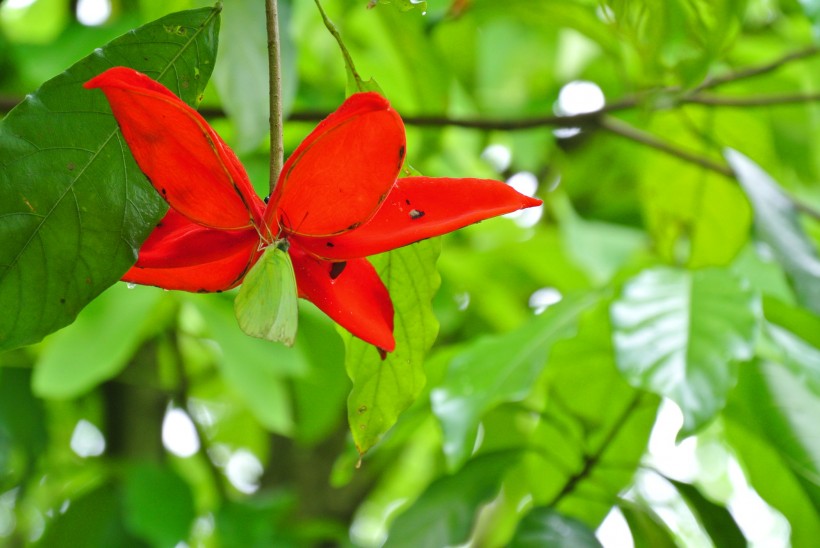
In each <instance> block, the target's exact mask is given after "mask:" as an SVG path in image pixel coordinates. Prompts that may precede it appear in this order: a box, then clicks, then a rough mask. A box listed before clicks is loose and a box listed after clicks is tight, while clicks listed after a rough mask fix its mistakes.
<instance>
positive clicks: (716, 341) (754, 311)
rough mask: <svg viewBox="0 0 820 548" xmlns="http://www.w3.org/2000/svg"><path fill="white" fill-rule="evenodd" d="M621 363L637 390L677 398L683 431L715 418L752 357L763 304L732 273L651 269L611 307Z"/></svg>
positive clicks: (631, 281)
mask: <svg viewBox="0 0 820 548" xmlns="http://www.w3.org/2000/svg"><path fill="white" fill-rule="evenodd" d="M611 314H612V323H613V328H614V332H613V340H614V343H615V352H616V356H617V362H618V368H619V369H620V370H621V372H622V373H623V374H624V376H625V377H626V379H627V380H628V381H629V382H630V383H631V384H632V385H633V386H635V387H638V388H643V389H645V390H650V391H652V392H655V393H657V394H660V395H664V396H667V397H669V398H672V399H673V400H675V402H676V403H677V404H678V405H679V406H680V408H681V410H682V411H683V415H684V427H683V428H684V429H683V432H684V433H691V432H692V431H694V430H695V429H697V428H699V427H700V426H702V425H703V424H704V423H705V422H707V421H708V420H710V419H711V418H712V417H713V416H714V415H715V413H717V412H718V411H719V410H720V409H721V408H722V407H723V405H724V404H725V402H726V396H727V394H728V392H729V390H730V389H731V388H732V387H733V386H734V384H735V382H736V379H737V362H738V361H742V360H746V359H748V358H750V357H751V355H752V349H753V344H754V340H755V336H756V333H757V326H758V322H759V314H760V304H759V302H758V300H757V297H756V296H755V294H754V293H753V292H752V291H751V290H750V289H749V288H748V286H747V284H746V283H745V282H744V281H743V280H742V279H739V278H737V277H736V276H735V275H733V274H731V273H730V272H729V271H727V270H722V269H710V270H698V271H694V272H689V271H684V270H676V269H672V268H655V269H651V270H646V271H644V272H643V273H642V274H640V275H638V276H637V277H635V278H633V279H632V280H630V281H629V282H628V283H627V284H626V286H625V287H624V291H623V293H622V295H621V297H620V299H619V300H618V301H616V302H615V303H614V304H613V306H612V312H611Z"/></svg>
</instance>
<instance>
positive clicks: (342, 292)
mask: <svg viewBox="0 0 820 548" xmlns="http://www.w3.org/2000/svg"><path fill="white" fill-rule="evenodd" d="M289 252H290V257H291V259H292V260H293V268H294V272H295V273H296V285H297V286H298V288H299V296H300V297H303V298H305V299H307V300H309V301H310V302H312V303H313V304H315V305H316V306H318V307H319V308H320V309H321V310H322V311H323V312H324V313H325V314H327V315H328V316H330V317H331V318H332V319H333V320H334V321H335V322H336V323H338V324H339V325H341V326H342V327H344V328H345V329H347V330H348V331H350V332H351V333H352V334H353V335H355V336H356V337H358V338H360V339H362V340H363V341H365V342H368V343H370V344H372V345H375V346H376V347H378V348H381V349H383V350H386V351H388V352H390V351H392V350H393V349H394V348H395V347H396V341H395V339H394V338H393V302H392V301H391V300H390V294H389V293H388V292H387V288H386V287H385V286H384V283H382V281H381V279H380V278H379V275H378V274H377V273H376V270H375V269H374V268H373V266H372V265H371V264H370V263H369V262H368V261H367V260H366V259H355V260H352V261H348V262H347V263H330V262H327V261H321V260H318V259H316V258H314V257H312V256H310V255H308V254H307V253H305V252H304V251H302V250H301V249H299V247H298V246H296V245H291V246H290V250H289ZM340 265H344V266H340Z"/></svg>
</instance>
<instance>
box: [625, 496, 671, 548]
mask: <svg viewBox="0 0 820 548" xmlns="http://www.w3.org/2000/svg"><path fill="white" fill-rule="evenodd" d="M618 508H619V509H620V510H621V513H622V514H623V515H624V519H626V523H627V524H628V525H629V532H630V533H632V541H633V542H634V544H635V548H675V547H676V546H677V545H676V544H675V541H674V539H673V535H672V532H671V531H670V530H669V528H668V527H667V526H666V524H665V523H664V522H663V520H662V519H661V518H659V517H658V515H657V514H656V513H655V512H653V511H652V509H651V508H647V507H644V506H642V505H640V506H639V505H638V504H635V503H630V502H629V501H620V503H619V504H618Z"/></svg>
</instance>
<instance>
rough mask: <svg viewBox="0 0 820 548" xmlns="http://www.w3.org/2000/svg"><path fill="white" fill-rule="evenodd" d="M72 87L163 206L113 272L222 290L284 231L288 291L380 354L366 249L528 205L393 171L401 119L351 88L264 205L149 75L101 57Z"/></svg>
mask: <svg viewBox="0 0 820 548" xmlns="http://www.w3.org/2000/svg"><path fill="white" fill-rule="evenodd" d="M85 87H86V88H100V89H102V91H103V92H104V93H105V95H106V97H107V99H108V102H109V103H110V105H111V109H112V111H113V113H114V117H115V118H116V119H117V122H118V123H119V125H120V128H121V130H122V134H123V136H124V137H125V140H126V142H127V144H128V147H129V148H130V149H131V152H132V153H133V155H134V158H135V159H136V161H137V163H138V164H139V167H140V169H141V170H142V171H143V173H145V175H146V176H147V177H148V179H149V180H150V181H151V183H152V184H153V186H154V187H155V188H156V189H157V191H158V192H159V193H160V194H161V195H162V197H163V198H165V200H166V201H167V202H168V204H169V205H170V206H171V209H169V210H168V213H167V214H166V216H165V217H164V218H163V219H162V221H161V222H160V223H159V224H158V225H157V227H156V229H154V231H153V232H152V233H151V235H150V236H149V237H148V239H147V240H146V241H145V243H143V245H142V247H141V248H140V251H139V258H138V259H137V262H136V264H135V265H134V266H133V267H132V268H131V269H130V270H129V271H128V272H126V273H125V275H124V276H123V280H125V281H127V282H132V283H138V284H147V285H155V286H159V287H162V288H165V289H180V290H184V291H196V292H210V291H223V290H226V289H230V288H232V287H235V286H237V285H239V284H240V283H241V282H242V279H243V278H244V276H245V274H246V273H247V272H248V270H249V269H250V268H251V266H253V264H254V263H255V262H256V261H257V260H258V259H259V257H260V255H261V253H262V250H263V249H264V248H265V247H266V246H267V245H270V244H271V243H274V242H278V241H281V240H282V239H286V240H287V241H288V244H289V246H288V253H289V255H290V258H291V260H292V262H293V267H294V272H295V276H296V284H297V287H298V292H299V296H300V297H302V298H305V299H308V300H309V301H311V302H313V303H314V304H315V305H316V306H318V307H319V308H320V309H321V310H322V311H324V312H325V313H326V314H327V315H328V316H330V317H331V318H333V320H335V321H336V322H338V323H339V324H340V325H341V326H342V327H344V328H345V329H347V330H348V331H350V332H351V333H352V334H353V335H355V336H357V337H359V338H361V339H363V340H365V341H367V342H369V343H371V344H373V345H375V346H377V347H379V348H381V349H384V350H387V351H391V350H393V349H394V347H395V341H394V339H393V304H392V302H391V300H390V295H389V294H388V292H387V289H386V288H385V286H384V284H383V283H382V281H381V280H380V279H379V276H378V275H377V274H376V271H375V269H374V268H373V267H372V266H371V264H370V263H369V262H368V261H367V259H365V257H366V256H368V255H373V254H376V253H381V252H384V251H388V250H391V249H395V248H397V247H401V246H404V245H407V244H410V243H413V242H416V241H419V240H422V239H424V238H429V237H432V236H438V235H440V234H444V233H446V232H450V231H453V230H456V229H458V228H461V227H463V226H466V225H468V224H471V223H474V222H477V221H480V220H482V219H487V218H489V217H494V216H496V215H501V214H504V213H509V212H511V211H515V210H518V209H522V208H526V207H533V206H536V205H539V204H540V203H541V201H540V200H538V199H534V198H529V197H527V196H524V195H522V194H519V193H518V192H516V191H515V190H513V189H512V188H511V187H509V186H508V185H506V184H504V183H502V182H499V181H492V180H486V179H449V178H431V177H407V178H402V179H398V178H397V177H398V175H399V171H400V169H401V166H402V164H403V162H404V156H405V136H404V124H403V123H402V121H401V118H400V117H399V115H398V114H397V113H396V112H395V111H394V110H393V109H392V108H390V104H389V103H388V102H387V100H385V99H384V98H383V97H382V96H381V95H379V94H377V93H357V94H355V95H353V96H351V97H350V98H348V99H347V100H346V101H345V102H344V103H343V104H342V106H341V107H339V109H338V110H336V112H334V113H333V114H331V115H330V116H328V117H327V118H326V119H325V120H323V121H322V122H321V123H320V124H319V125H318V126H317V127H316V129H314V130H313V131H312V132H311V133H310V135H308V136H307V138H306V139H305V140H304V141H303V142H302V143H301V144H300V145H299V146H298V147H297V148H296V150H295V151H294V152H293V154H292V155H291V156H290V158H289V159H288V161H287V162H286V163H285V165H284V168H283V169H282V173H281V175H280V176H279V180H278V181H277V183H276V187H275V190H274V192H273V194H272V195H271V196H270V200H269V202H268V203H267V205H265V203H263V201H262V200H260V199H259V197H258V196H257V195H256V194H255V192H254V190H253V187H252V186H251V183H250V181H249V179H248V176H247V174H246V173H245V170H244V168H243V167H242V164H240V162H239V160H238V159H237V157H236V155H235V154H234V153H233V152H232V151H231V149H230V148H228V146H227V145H226V144H225V143H224V142H223V141H222V139H221V138H220V137H219V135H217V134H216V132H215V131H214V130H213V129H212V128H211V127H210V126H209V125H208V123H207V122H206V121H205V120H204V119H203V118H202V117H201V116H200V115H199V113H197V112H196V111H195V110H194V109H192V108H190V107H189V106H188V105H186V104H185V103H183V102H182V100H180V99H179V98H178V97H177V96H176V95H174V94H173V93H172V92H171V91H170V90H168V89H167V88H165V87H164V86H162V85H161V84H159V83H158V82H156V81H154V80H152V79H150V78H149V77H147V76H145V75H144V74H141V73H139V72H136V71H134V70H132V69H129V68H124V67H115V68H112V69H109V70H107V71H105V72H104V73H102V74H100V75H99V76H97V77H95V78H93V79H91V80H89V81H88V82H87V83H86V84H85Z"/></svg>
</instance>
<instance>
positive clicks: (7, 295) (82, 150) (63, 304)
mask: <svg viewBox="0 0 820 548" xmlns="http://www.w3.org/2000/svg"><path fill="white" fill-rule="evenodd" d="M218 30H219V17H218V10H214V9H202V10H195V11H189V12H181V13H178V14H173V15H169V16H167V17H164V18H162V19H160V20H159V21H156V22H154V23H152V24H149V25H146V26H144V27H142V28H140V29H137V30H135V31H133V32H131V33H128V34H126V35H124V36H122V37H121V38H119V39H117V40H115V41H113V42H111V43H110V44H108V45H107V46H105V47H104V48H102V49H100V50H98V52H97V53H94V54H92V55H89V56H88V57H86V58H85V59H83V60H82V61H80V62H79V63H77V64H76V65H74V66H73V67H71V68H70V69H68V70H67V71H66V72H64V73H62V74H61V75H59V76H57V77H55V78H54V79H52V80H50V81H49V82H47V83H46V84H44V85H43V86H42V87H41V88H40V89H39V90H38V91H37V92H35V93H34V94H33V95H31V96H29V97H28V98H27V99H26V100H25V101H24V102H23V103H21V104H20V105H19V106H17V108H15V109H14V110H13V111H12V112H10V113H9V114H8V115H7V116H6V117H5V118H4V119H3V120H2V122H0V166H2V169H1V170H0V241H2V242H3V246H2V248H0V305H1V306H2V309H3V310H4V311H5V313H4V314H3V315H2V317H0V350H3V349H7V348H13V347H16V346H20V345H23V344H28V343H32V342H35V341H37V340H39V339H41V338H42V337H43V336H44V335H46V334H48V333H50V332H52V331H55V330H57V329H59V328H60V327H62V326H64V325H66V324H67V323H69V322H71V321H72V320H73V319H74V317H75V316H76V315H77V313H78V312H79V311H80V309H82V307H83V306H85V305H86V304H87V303H88V302H89V301H91V300H92V299H93V298H94V297H96V296H97V295H98V294H99V293H101V292H102V291H103V290H104V289H105V288H107V287H108V286H110V285H111V284H112V283H114V281H116V280H117V279H119V277H120V276H121V275H122V274H123V273H124V272H125V270H126V269H127V268H128V267H129V266H130V265H131V264H133V262H134V260H135V258H136V250H137V248H138V247H139V245H140V244H141V243H142V240H144V239H145V237H146V236H147V235H148V233H149V232H150V230H151V228H153V226H154V223H155V222H156V221H157V220H158V219H159V218H160V216H161V215H162V213H163V211H164V205H163V203H162V200H161V199H160V198H159V197H158V196H157V194H156V192H155V191H154V190H153V188H151V186H150V185H149V184H148V182H147V181H146V180H145V177H144V176H143V175H142V173H141V172H140V171H139V169H138V168H137V166H136V164H135V163H134V161H133V158H132V157H131V154H130V153H129V152H128V150H127V147H126V145H125V142H124V141H123V140H122V137H121V135H120V133H119V131H118V130H117V126H116V122H115V121H114V118H113V117H112V116H111V115H110V110H109V107H108V105H107V103H106V101H105V98H104V97H103V95H102V94H101V93H99V92H93V91H89V90H86V89H83V88H82V84H83V83H84V82H85V81H87V80H88V79H90V78H91V77H92V76H95V75H96V74H99V73H100V72H102V71H104V70H105V69H107V68H109V67H111V66H114V65H128V66H131V67H132V68H135V69H137V70H140V71H142V72H145V73H146V74H149V75H150V76H152V77H155V78H158V79H159V80H160V81H161V82H162V83H163V84H165V85H167V86H168V87H169V88H170V89H171V90H172V91H174V92H176V93H178V94H179V95H180V96H181V97H182V98H183V99H184V100H185V101H186V102H188V103H189V104H196V103H197V102H198V100H199V96H200V94H201V93H202V90H203V89H204V86H205V83H206V82H207V80H208V77H209V76H210V73H211V70H212V68H213V61H214V57H215V55H216V45H217V33H218Z"/></svg>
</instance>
